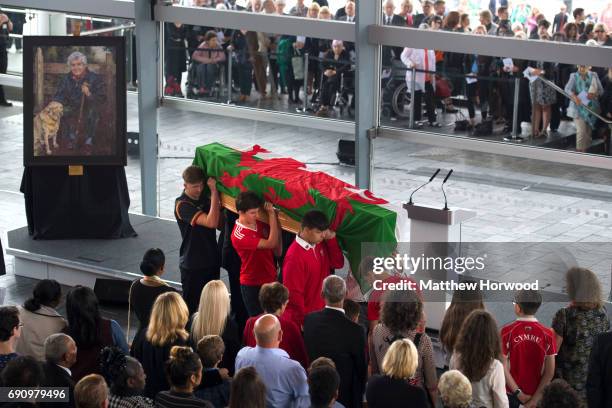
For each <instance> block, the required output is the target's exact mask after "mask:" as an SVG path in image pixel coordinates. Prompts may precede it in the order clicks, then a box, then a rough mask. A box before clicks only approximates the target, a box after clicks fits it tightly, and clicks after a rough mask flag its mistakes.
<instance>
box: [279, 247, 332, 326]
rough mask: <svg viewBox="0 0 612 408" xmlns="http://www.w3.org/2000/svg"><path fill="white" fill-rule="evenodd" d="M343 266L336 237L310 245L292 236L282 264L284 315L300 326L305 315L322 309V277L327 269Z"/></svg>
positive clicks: (328, 270)
mask: <svg viewBox="0 0 612 408" xmlns="http://www.w3.org/2000/svg"><path fill="white" fill-rule="evenodd" d="M343 265H344V255H343V254H342V250H341V249H340V247H339V246H338V241H337V240H336V238H332V239H329V240H325V241H323V242H321V243H319V244H317V245H316V246H312V245H310V244H309V243H308V242H306V241H304V240H303V239H302V238H300V237H299V236H297V237H295V241H293V242H292V243H291V246H289V249H288V250H287V254H286V255H285V261H284V263H283V284H284V285H285V286H286V287H287V289H289V304H288V305H287V310H286V311H285V314H286V315H287V318H288V319H290V320H292V321H293V322H294V323H295V324H297V326H298V327H301V326H302V324H303V323H304V316H305V315H307V314H308V313H311V312H315V311H317V310H321V309H323V308H324V307H325V301H324V300H323V298H322V297H321V288H322V286H323V279H325V278H326V277H327V276H328V275H329V274H330V271H331V269H337V268H342V266H343Z"/></svg>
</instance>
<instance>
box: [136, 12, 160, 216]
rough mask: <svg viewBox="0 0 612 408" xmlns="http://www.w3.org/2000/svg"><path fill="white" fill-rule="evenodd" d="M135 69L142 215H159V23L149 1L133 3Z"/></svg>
mask: <svg viewBox="0 0 612 408" xmlns="http://www.w3.org/2000/svg"><path fill="white" fill-rule="evenodd" d="M134 16H135V22H136V62H137V64H136V66H137V70H138V127H139V128H138V131H139V133H140V140H139V142H140V143H139V145H140V189H141V195H142V212H143V214H146V215H152V216H156V215H157V143H158V141H157V100H158V94H157V90H158V88H159V86H158V79H157V71H156V70H155V69H150V67H156V66H159V65H160V61H159V54H158V49H159V44H158V42H157V41H158V32H157V23H156V22H155V21H153V19H152V16H151V2H150V1H149V0H135V1H134Z"/></svg>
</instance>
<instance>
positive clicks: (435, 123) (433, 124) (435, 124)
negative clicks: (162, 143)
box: [429, 122, 442, 128]
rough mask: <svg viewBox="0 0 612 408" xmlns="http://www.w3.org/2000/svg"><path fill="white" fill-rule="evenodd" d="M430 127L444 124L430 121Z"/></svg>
mask: <svg viewBox="0 0 612 408" xmlns="http://www.w3.org/2000/svg"><path fill="white" fill-rule="evenodd" d="M429 127H432V128H439V127H442V125H440V124H439V123H438V122H429Z"/></svg>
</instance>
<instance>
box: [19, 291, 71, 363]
mask: <svg viewBox="0 0 612 408" xmlns="http://www.w3.org/2000/svg"><path fill="white" fill-rule="evenodd" d="M61 297H62V288H61V286H60V284H59V283H57V281H55V280H52V279H43V280H41V281H39V282H38V283H37V284H36V286H34V292H33V296H32V297H31V298H29V299H28V300H26V302H25V303H24V304H23V306H19V307H18V308H19V316H20V317H21V323H22V324H23V327H22V328H21V336H20V337H19V339H18V340H17V343H16V344H15V351H16V352H17V353H18V354H22V355H26V356H32V357H34V358H35V359H37V360H40V361H44V360H45V353H44V349H43V344H44V343H45V339H46V338H47V337H49V336H50V335H51V334H55V333H59V332H61V331H62V330H63V329H64V327H66V320H64V318H63V317H62V315H60V314H59V313H58V312H57V311H56V310H55V308H56V307H57V306H58V305H59V303H60V299H61Z"/></svg>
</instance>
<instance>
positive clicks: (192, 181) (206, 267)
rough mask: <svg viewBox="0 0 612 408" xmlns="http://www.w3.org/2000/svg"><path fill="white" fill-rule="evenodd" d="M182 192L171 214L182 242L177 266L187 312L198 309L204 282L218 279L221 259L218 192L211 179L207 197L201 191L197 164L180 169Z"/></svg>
mask: <svg viewBox="0 0 612 408" xmlns="http://www.w3.org/2000/svg"><path fill="white" fill-rule="evenodd" d="M183 182H184V184H183V185H184V190H183V194H181V196H180V197H179V198H177V199H176V204H175V207H174V216H175V217H176V221H177V223H178V226H179V229H180V230H181V237H182V238H183V242H182V244H181V248H180V251H179V255H180V261H179V269H180V271H181V284H182V286H183V298H184V299H185V303H187V306H188V307H189V313H190V314H193V313H194V312H196V311H197V310H198V303H199V300H200V293H201V292H202V288H203V287H204V285H206V283H208V282H209V281H211V280H213V279H219V274H220V265H221V259H220V254H219V250H218V247H217V236H216V232H215V229H216V228H217V225H218V224H219V211H220V207H221V203H220V202H219V192H218V191H217V184H216V181H215V179H214V178H212V177H209V178H208V180H207V181H206V184H207V185H208V188H209V189H210V198H208V197H206V195H205V194H202V193H203V191H204V172H203V171H202V169H201V168H199V167H197V166H189V167H187V168H186V169H185V171H183Z"/></svg>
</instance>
